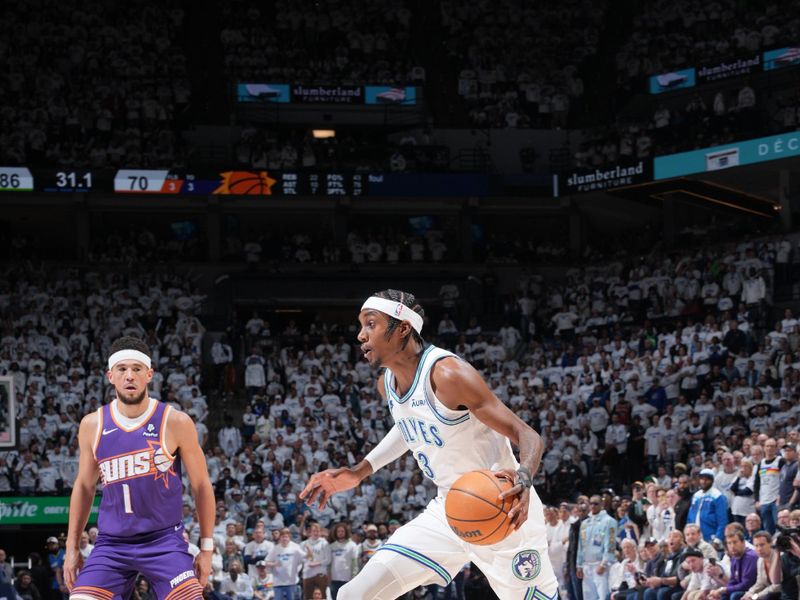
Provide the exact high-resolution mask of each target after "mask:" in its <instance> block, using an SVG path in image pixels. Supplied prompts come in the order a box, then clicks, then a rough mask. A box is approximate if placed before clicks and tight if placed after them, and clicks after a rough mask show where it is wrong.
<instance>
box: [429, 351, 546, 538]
mask: <svg viewBox="0 0 800 600" xmlns="http://www.w3.org/2000/svg"><path fill="white" fill-rule="evenodd" d="M430 377H431V385H432V386H433V391H434V392H435V393H436V397H437V398H438V399H439V401H440V402H442V404H444V405H445V406H446V407H447V408H450V409H453V410H458V409H462V410H463V409H464V408H467V409H469V411H470V412H471V413H472V414H473V415H474V416H475V417H476V418H477V419H478V420H480V421H481V422H482V423H484V424H486V425H487V426H489V427H491V428H492V429H494V430H495V431H496V432H498V433H500V434H502V435H504V436H506V437H507V438H508V439H510V440H511V442H512V443H513V444H514V445H516V446H517V447H518V448H519V457H520V469H519V471H517V473H513V472H510V471H503V472H501V473H502V474H503V475H504V476H506V477H510V478H512V480H513V481H514V482H515V484H516V485H514V487H512V488H511V489H510V490H508V491H506V492H503V494H501V496H502V497H506V496H515V495H519V502H518V503H516V504H515V505H514V506H513V507H512V508H511V510H510V511H509V512H508V516H509V517H511V519H512V523H514V525H515V526H516V528H517V529H519V527H520V526H521V525H522V524H523V523H524V522H525V520H526V519H527V518H528V498H529V496H530V487H531V479H532V477H533V474H535V473H536V472H537V471H538V470H539V465H540V464H541V462H542V454H543V453H544V443H543V442H542V438H541V437H539V434H538V433H536V432H535V431H534V430H533V429H532V428H531V427H530V426H529V425H528V424H527V423H525V422H524V421H523V420H522V419H520V418H519V417H518V416H517V415H515V414H514V413H513V412H511V409H509V408H508V407H507V406H506V405H505V404H503V403H502V402H501V401H500V399H499V398H498V397H497V396H495V395H494V394H493V393H492V391H491V390H490V389H489V386H487V385H486V382H485V381H484V380H483V377H481V376H480V374H479V373H478V371H476V370H475V368H474V367H473V366H472V365H470V364H469V363H467V362H465V361H463V360H460V359H458V358H453V357H449V358H444V359H442V360H440V361H439V362H437V363H436V364H435V365H434V366H433V368H432V369H431V375H430Z"/></svg>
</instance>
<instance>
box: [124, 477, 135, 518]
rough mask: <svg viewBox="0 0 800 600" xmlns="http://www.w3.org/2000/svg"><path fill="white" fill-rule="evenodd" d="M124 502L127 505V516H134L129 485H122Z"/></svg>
mask: <svg viewBox="0 0 800 600" xmlns="http://www.w3.org/2000/svg"><path fill="white" fill-rule="evenodd" d="M122 500H123V502H124V503H125V514H128V515H132V514H133V508H131V488H130V487H129V486H128V484H127V483H123V484H122Z"/></svg>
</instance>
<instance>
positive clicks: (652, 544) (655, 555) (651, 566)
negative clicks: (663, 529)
mask: <svg viewBox="0 0 800 600" xmlns="http://www.w3.org/2000/svg"><path fill="white" fill-rule="evenodd" d="M642 559H643V560H644V569H643V571H644V576H645V578H650V577H655V576H657V575H658V573H660V572H661V567H662V566H663V565H664V553H663V552H662V551H661V544H659V542H658V540H657V539H656V538H653V537H651V538H646V539H645V540H644V541H643V542H642Z"/></svg>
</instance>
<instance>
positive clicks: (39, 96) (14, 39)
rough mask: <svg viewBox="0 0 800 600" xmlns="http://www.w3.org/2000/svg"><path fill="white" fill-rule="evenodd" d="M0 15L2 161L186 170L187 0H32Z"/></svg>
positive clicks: (8, 5)
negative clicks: (0, 28)
mask: <svg viewBox="0 0 800 600" xmlns="http://www.w3.org/2000/svg"><path fill="white" fill-rule="evenodd" d="M0 14H2V19H3V22H4V23H5V24H6V35H4V36H3V39H2V41H0V49H1V50H0V51H1V52H2V55H3V58H4V64H5V65H6V68H5V69H3V73H2V74H0V123H1V124H2V126H1V127H0V162H2V164H4V165H19V164H25V165H34V166H40V165H48V166H71V167H81V166H84V167H87V166H89V167H106V166H108V167H113V166H122V165H133V166H136V167H146V166H148V165H150V166H164V165H173V166H178V165H179V164H180V162H181V160H182V151H181V147H180V139H179V136H177V135H176V131H175V118H176V115H177V114H178V113H179V112H180V111H181V110H183V109H184V108H185V107H186V106H187V105H188V103H189V99H190V97H191V93H190V90H189V85H188V80H187V70H186V56H185V53H184V49H183V47H182V45H181V43H180V41H179V38H180V35H181V33H182V30H183V19H184V12H183V9H182V8H181V3H179V2H163V3H159V4H158V5H153V4H151V3H147V2H144V1H143V0H134V1H132V2H126V3H125V4H109V3H104V2H99V1H97V0H94V1H89V2H75V1H67V2H61V1H56V0H34V1H33V2H32V3H29V4H27V5H26V6H24V7H23V6H22V5H19V4H13V3H11V4H4V5H3V8H2V9H0Z"/></svg>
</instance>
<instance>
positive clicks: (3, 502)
mask: <svg viewBox="0 0 800 600" xmlns="http://www.w3.org/2000/svg"><path fill="white" fill-rule="evenodd" d="M99 506H100V497H99V496H98V497H95V499H94V503H93V504H92V511H91V513H90V514H89V522H90V523H95V522H96V521H97V511H98V507H99ZM68 517H69V496H27V497H14V496H11V497H8V498H2V497H0V526H2V525H48V524H53V525H66V524H67V521H68Z"/></svg>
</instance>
